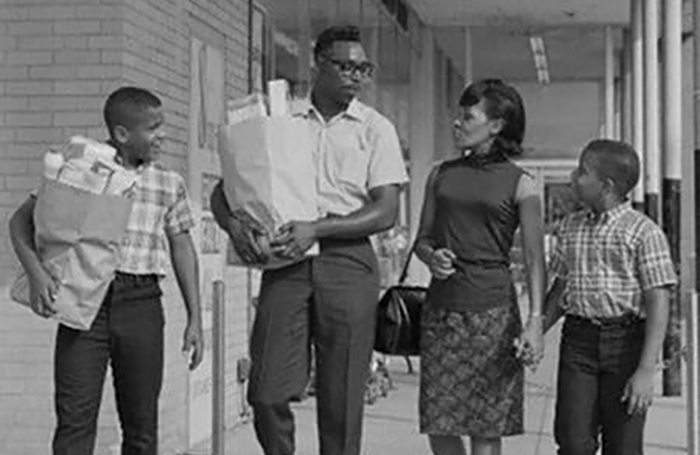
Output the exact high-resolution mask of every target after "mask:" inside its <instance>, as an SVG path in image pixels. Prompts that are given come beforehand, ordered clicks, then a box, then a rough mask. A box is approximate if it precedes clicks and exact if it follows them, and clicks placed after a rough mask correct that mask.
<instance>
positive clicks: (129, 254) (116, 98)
mask: <svg viewBox="0 0 700 455" xmlns="http://www.w3.org/2000/svg"><path fill="white" fill-rule="evenodd" d="M104 119H105V123H106V126H107V129H108V130H109V135H110V140H109V144H110V145H111V146H113V147H114V148H115V149H116V150H117V155H116V158H117V160H118V161H119V162H120V164H122V165H123V166H124V167H126V168H128V169H135V170H136V171H137V172H138V174H139V180H138V183H137V186H136V190H135V197H134V204H133V207H132V211H131V216H130V218H129V222H128V225H127V229H126V233H125V235H124V237H123V241H122V244H121V247H120V250H119V258H120V265H119V267H118V268H117V273H116V276H115V278H114V280H113V281H112V283H111V285H110V288H109V291H108V292H107V295H106V297H105V299H104V301H103V302H102V306H101V307H100V311H99V313H98V315H97V317H96V318H95V321H94V322H93V324H92V326H91V328H90V330H87V331H79V330H74V329H71V328H68V327H66V326H64V325H59V327H58V332H57V336H56V346H55V357H54V387H55V409H56V417H57V426H56V431H55V433H54V439H53V454H54V455H91V454H92V453H93V452H94V447H95V436H96V430H97V416H98V414H99V408H100V401H101V398H102V388H103V384H104V380H105V373H106V371H107V365H108V364H110V365H111V366H112V373H113V377H114V388H115V392H116V401H117V410H118V412H119V420H120V422H121V427H122V435H123V441H122V448H121V453H123V454H130V455H156V454H157V452H158V449H157V447H158V398H159V394H160V390H161V385H162V379H163V324H164V320H163V307H162V305H161V295H162V292H161V288H160V285H159V282H160V280H161V278H162V277H163V276H164V275H165V273H166V267H167V265H168V263H167V262H168V257H167V255H168V250H169V252H170V260H171V262H172V265H173V268H174V271H175V276H176V278H177V281H178V284H179V287H180V290H181V292H182V297H183V299H184V301H185V306H186V308H187V315H188V324H187V328H186V330H185V334H184V349H185V350H186V351H187V352H188V353H191V362H190V368H191V369H194V368H196V367H197V366H198V365H199V363H200V362H201V359H202V352H203V341H202V322H201V311H200V302H199V278H198V273H199V272H198V265H197V255H196V252H195V249H194V245H193V243H192V238H191V237H190V233H189V231H190V229H191V228H192V227H193V225H194V220H193V217H192V214H191V210H190V204H189V200H188V197H187V191H186V189H185V184H184V181H183V179H182V177H180V175H178V174H177V173H175V172H172V171H168V170H165V169H163V168H162V167H160V166H158V165H156V164H155V161H156V160H157V159H158V156H159V154H160V153H161V147H162V143H163V134H162V130H161V127H162V125H163V112H162V110H161V102H160V100H159V99H158V97H156V96H155V95H153V94H152V93H150V92H149V91H147V90H144V89H142V88H137V87H123V88H120V89H118V90H116V91H115V92H113V93H112V94H111V95H110V96H109V98H108V99H107V101H106V103H105V106H104ZM35 203H36V200H35V198H34V197H33V196H32V197H30V198H29V199H28V200H27V201H26V202H25V203H24V204H23V205H22V206H21V207H20V208H19V209H18V210H17V211H16V212H15V213H14V215H13V216H12V219H11V221H10V236H11V239H12V243H13V246H14V248H15V251H16V253H17V256H18V257H19V260H20V262H21V263H22V266H23V267H24V270H25V271H26V273H27V276H28V277H29V283H30V295H31V300H32V302H31V303H32V309H33V310H34V311H35V312H36V313H37V314H39V315H41V316H44V317H47V316H49V315H50V314H52V313H53V312H54V307H53V300H54V296H55V294H56V291H57V288H58V286H59V284H58V283H57V281H56V279H55V278H53V277H51V276H50V275H49V273H48V272H47V270H46V269H45V268H44V267H43V265H42V263H41V260H40V258H39V256H38V255H37V249H36V245H35V243H34V222H33V211H34V206H35Z"/></svg>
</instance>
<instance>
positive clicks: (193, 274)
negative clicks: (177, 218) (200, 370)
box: [168, 231, 204, 370]
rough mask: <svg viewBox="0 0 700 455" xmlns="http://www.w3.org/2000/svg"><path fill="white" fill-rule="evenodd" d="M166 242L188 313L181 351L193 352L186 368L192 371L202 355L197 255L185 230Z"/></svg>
mask: <svg viewBox="0 0 700 455" xmlns="http://www.w3.org/2000/svg"><path fill="white" fill-rule="evenodd" d="M168 241H169V243H170V258H171V260H172V264H173V269H174V270H175V277H176V279H177V284H178V286H179V288H180V292H181V293H182V298H183V300H184V302H185V309H186V310H187V320H188V322H187V329H186V331H185V340H184V346H183V351H185V352H190V351H192V358H191V361H190V365H189V366H190V369H191V370H193V369H195V368H197V366H199V364H200V363H201V361H202V356H203V354H204V342H203V337H202V309H201V305H200V299H199V263H198V262H197V252H196V251H195V248H194V243H193V242H192V237H191V236H190V233H189V232H188V231H185V232H182V233H179V234H174V235H171V236H168Z"/></svg>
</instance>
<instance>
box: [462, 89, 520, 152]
mask: <svg viewBox="0 0 700 455" xmlns="http://www.w3.org/2000/svg"><path fill="white" fill-rule="evenodd" d="M482 100H483V101H484V106H485V108H486V115H487V116H488V117H489V119H491V120H495V119H501V120H502V121H503V128H502V129H501V132H500V133H499V134H498V136H497V137H496V141H495V142H494V144H495V145H496V146H497V147H498V148H499V149H500V150H502V151H503V152H504V153H506V154H508V155H510V156H517V155H521V154H522V153H523V148H522V143H523V138H524V137H525V107H524V106H523V100H522V98H521V97H520V94H519V93H518V91H517V90H516V89H515V88H513V87H512V86H510V85H508V84H506V83H505V82H503V81H502V80H500V79H483V80H481V81H477V82H474V83H473V84H471V85H469V86H468V87H467V88H466V89H464V92H462V96H461V97H460V98H459V105H460V106H461V107H471V106H474V105H476V104H479V103H480V102H481V101H482Z"/></svg>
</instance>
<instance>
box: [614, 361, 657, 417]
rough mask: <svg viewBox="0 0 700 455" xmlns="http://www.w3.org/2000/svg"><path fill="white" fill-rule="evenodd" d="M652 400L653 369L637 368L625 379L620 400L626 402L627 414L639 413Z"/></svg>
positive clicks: (647, 407)
mask: <svg viewBox="0 0 700 455" xmlns="http://www.w3.org/2000/svg"><path fill="white" fill-rule="evenodd" d="M653 400H654V369H653V368H641V367H640V368H637V371H635V372H634V374H633V375H632V377H631V378H630V379H629V381H627V385H626V386H625V389H624V391H623V392H622V398H621V399H620V401H622V402H625V401H626V402H627V413H628V414H630V415H631V414H635V413H638V414H641V413H643V412H645V411H646V410H647V409H649V407H650V406H651V403H652V401H653Z"/></svg>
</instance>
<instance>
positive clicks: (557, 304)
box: [544, 140, 677, 455]
mask: <svg viewBox="0 0 700 455" xmlns="http://www.w3.org/2000/svg"><path fill="white" fill-rule="evenodd" d="M571 179H572V183H573V186H574V188H575V191H576V192H577V194H578V197H579V198H580V200H581V202H582V203H583V204H584V206H585V207H586V209H584V210H581V211H578V212H575V213H573V214H571V215H569V216H568V217H567V218H565V219H564V220H563V222H562V225H561V229H560V231H559V235H558V237H559V242H558V245H557V248H556V251H555V254H554V256H553V259H552V272H553V274H554V276H555V277H556V280H555V282H554V284H553V286H552V289H551V290H550V292H549V294H548V295H547V299H546V303H545V308H546V310H545V321H544V328H545V331H546V330H547V329H549V328H550V327H551V326H552V325H553V324H554V323H555V322H556V321H557V320H558V319H559V317H560V316H561V315H562V314H563V315H565V317H566V319H565V322H564V327H563V332H562V341H561V347H560V359H559V377H558V383H557V404H556V417H555V429H554V433H555V440H556V443H557V445H558V446H559V452H558V453H559V454H560V455H594V454H595V453H596V451H597V450H598V447H599V442H598V441H599V436H601V439H602V449H603V455H628V454H629V455H639V454H641V453H642V452H643V434H644V421H645V416H646V411H647V409H648V408H649V406H650V405H651V402H652V397H653V382H654V375H655V373H656V371H657V368H656V364H657V360H658V356H659V351H660V350H661V347H662V344H663V339H664V336H665V332H666V325H667V321H668V308H669V296H670V290H671V288H672V287H673V286H674V285H676V282H677V278H676V274H675V271H674V266H673V263H672V261H671V256H670V253H669V248H668V244H667V241H666V237H665V236H664V233H663V232H662V230H661V229H660V228H659V226H657V225H656V224H655V223H654V222H653V221H651V220H650V219H649V218H647V217H646V216H645V215H643V214H642V213H640V212H638V211H636V210H634V209H632V207H631V205H630V204H629V202H628V201H627V200H626V197H627V195H628V194H629V192H630V191H631V190H632V189H633V188H634V186H635V185H636V184H637V181H638V180H639V159H638V157H637V154H636V152H635V151H634V149H633V148H632V147H630V146H629V145H627V144H624V143H621V142H617V141H610V140H595V141H593V142H591V143H590V144H588V145H587V146H586V148H585V149H584V150H583V153H582V154H581V157H580V160H579V166H578V168H577V169H576V170H575V171H574V172H573V174H572V178H571ZM562 297H563V299H562Z"/></svg>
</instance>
